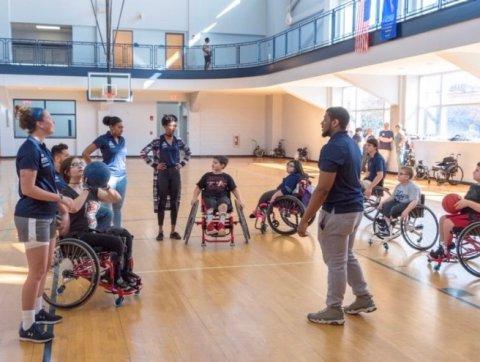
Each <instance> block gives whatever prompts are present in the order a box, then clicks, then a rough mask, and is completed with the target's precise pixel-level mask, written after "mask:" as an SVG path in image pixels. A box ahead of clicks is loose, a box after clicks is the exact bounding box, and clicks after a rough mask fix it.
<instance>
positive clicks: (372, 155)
mask: <svg viewBox="0 0 480 362" xmlns="http://www.w3.org/2000/svg"><path fill="white" fill-rule="evenodd" d="M365 149H366V151H367V154H368V156H369V160H368V171H367V172H368V176H367V177H365V178H364V179H363V180H362V187H363V189H364V190H365V191H364V194H365V196H366V197H370V196H371V195H372V192H373V190H374V188H375V187H376V186H380V187H383V180H384V179H385V174H386V172H387V167H386V165H385V160H384V159H383V157H382V155H381V154H380V153H379V152H378V141H377V140H376V139H375V138H370V139H368V140H367V142H366V143H365Z"/></svg>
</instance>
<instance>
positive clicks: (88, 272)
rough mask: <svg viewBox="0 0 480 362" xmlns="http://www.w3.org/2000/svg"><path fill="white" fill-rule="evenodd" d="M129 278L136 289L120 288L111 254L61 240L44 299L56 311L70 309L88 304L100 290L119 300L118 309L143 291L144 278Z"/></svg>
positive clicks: (82, 242) (131, 286) (76, 241)
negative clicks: (116, 281)
mask: <svg viewBox="0 0 480 362" xmlns="http://www.w3.org/2000/svg"><path fill="white" fill-rule="evenodd" d="M130 267H131V269H133V265H131V266H130ZM130 276H131V277H132V278H133V279H135V284H134V285H130V286H129V288H128V289H124V288H121V287H119V286H117V285H116V284H115V263H114V262H113V258H112V255H111V253H110V252H104V251H102V250H101V249H100V248H95V249H94V248H92V247H91V246H90V245H88V244H87V243H85V242H84V241H81V240H79V239H74V238H69V237H65V238H61V239H59V240H57V242H56V245H55V250H54V256H53V261H52V265H51V267H50V270H49V272H48V275H47V282H46V283H45V285H46V287H45V292H44V293H43V299H44V300H45V301H46V302H47V303H48V304H50V305H53V306H55V307H58V308H65V309H71V308H75V307H79V306H81V305H82V304H84V303H86V302H87V301H88V300H89V299H90V298H91V297H92V296H93V294H94V293H95V290H96V289H97V287H98V286H100V287H102V288H104V289H105V292H106V293H111V294H113V295H115V296H116V298H115V306H116V307H120V306H122V304H123V302H124V300H125V297H126V296H129V295H136V296H138V295H140V290H141V289H142V280H141V278H140V277H139V276H138V275H136V274H134V273H130Z"/></svg>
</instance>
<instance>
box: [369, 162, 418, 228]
mask: <svg viewBox="0 0 480 362" xmlns="http://www.w3.org/2000/svg"><path fill="white" fill-rule="evenodd" d="M412 178H413V169H412V168H411V167H407V166H405V167H402V168H400V171H399V172H398V181H399V182H400V183H399V184H398V185H397V186H395V189H394V191H393V195H392V196H390V197H389V198H387V199H384V200H382V201H381V202H380V204H379V205H378V209H379V210H380V212H381V213H382V214H383V222H380V223H379V226H380V230H379V231H380V236H383V237H388V236H390V235H391V221H392V219H396V218H398V217H399V216H400V217H402V218H403V219H407V218H408V215H409V214H410V212H411V211H412V210H413V209H415V207H416V206H417V204H418V202H419V201H420V196H421V191H420V188H419V187H418V186H417V185H415V184H414V183H413V181H412Z"/></svg>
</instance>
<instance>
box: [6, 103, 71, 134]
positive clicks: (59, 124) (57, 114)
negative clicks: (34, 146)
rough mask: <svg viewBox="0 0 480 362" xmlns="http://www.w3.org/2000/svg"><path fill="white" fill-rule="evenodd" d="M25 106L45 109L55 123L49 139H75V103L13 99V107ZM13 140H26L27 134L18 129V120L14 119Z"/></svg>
mask: <svg viewBox="0 0 480 362" xmlns="http://www.w3.org/2000/svg"><path fill="white" fill-rule="evenodd" d="M22 104H23V105H27V106H29V107H40V108H45V109H46V110H47V111H49V112H50V114H51V116H52V118H53V120H54V121H55V133H54V134H53V135H52V136H50V137H51V138H76V136H77V116H76V102H75V101H72V100H48V99H46V100H40V99H14V100H13V106H14V107H15V106H16V105H22ZM14 132H15V138H26V137H27V132H25V130H23V129H21V128H20V125H19V122H18V119H15V130H14Z"/></svg>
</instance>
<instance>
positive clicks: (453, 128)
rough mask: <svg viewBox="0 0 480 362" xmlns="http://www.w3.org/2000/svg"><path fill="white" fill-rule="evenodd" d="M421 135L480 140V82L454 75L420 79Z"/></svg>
mask: <svg viewBox="0 0 480 362" xmlns="http://www.w3.org/2000/svg"><path fill="white" fill-rule="evenodd" d="M418 104H419V110H418V116H419V117H418V120H419V122H418V126H417V127H418V129H417V130H416V131H417V132H418V134H422V135H425V137H427V138H438V139H449V138H452V137H455V136H460V137H463V138H466V139H469V140H478V139H480V80H479V79H477V78H475V77H474V76H472V75H470V74H469V73H467V72H463V71H455V72H449V73H442V74H435V75H428V76H422V77H420V92H419V102H418Z"/></svg>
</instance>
